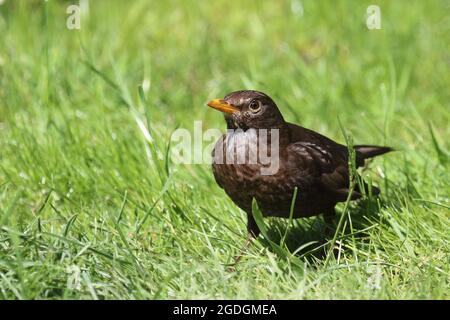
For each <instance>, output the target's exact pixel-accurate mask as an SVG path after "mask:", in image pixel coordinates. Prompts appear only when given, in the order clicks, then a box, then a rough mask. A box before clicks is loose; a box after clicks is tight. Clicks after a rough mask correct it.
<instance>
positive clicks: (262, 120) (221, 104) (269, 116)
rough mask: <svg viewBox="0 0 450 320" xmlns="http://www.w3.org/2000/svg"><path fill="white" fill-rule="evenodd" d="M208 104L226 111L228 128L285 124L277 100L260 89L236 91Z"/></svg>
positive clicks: (279, 126)
mask: <svg viewBox="0 0 450 320" xmlns="http://www.w3.org/2000/svg"><path fill="white" fill-rule="evenodd" d="M208 106H209V107H211V108H214V109H217V110H219V111H221V112H223V113H224V116H225V121H226V122H227V128H228V129H238V128H239V129H242V130H244V131H245V130H247V129H250V128H253V129H274V128H281V127H283V125H284V124H285V122H284V119H283V116H282V115H281V112H280V110H278V107H277V105H276V104H275V102H274V101H273V100H272V99H271V98H270V97H269V96H268V95H266V94H265V93H262V92H259V91H254V90H241V91H235V92H232V93H229V94H227V95H226V96H225V97H224V98H223V99H214V100H211V101H210V102H208Z"/></svg>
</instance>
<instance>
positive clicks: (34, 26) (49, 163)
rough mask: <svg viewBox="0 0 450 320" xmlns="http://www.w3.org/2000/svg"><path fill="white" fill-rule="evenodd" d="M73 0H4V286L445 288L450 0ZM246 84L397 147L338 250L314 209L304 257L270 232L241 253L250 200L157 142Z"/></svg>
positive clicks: (299, 237)
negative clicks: (72, 23) (371, 18)
mask: <svg viewBox="0 0 450 320" xmlns="http://www.w3.org/2000/svg"><path fill="white" fill-rule="evenodd" d="M77 3H78V2H77V1H56V0H49V1H47V2H45V1H43V0H42V1H39V0H27V1H25V0H17V1H16V0H15V1H11V0H5V1H3V3H2V4H1V5H0V34H1V45H0V297H2V298H3V299H26V298H43V299H46V298H52V299H55V298H100V299H104V298H106V299H111V298H114V299H127V298H137V299H153V298H160V299H161V298H256V299H257V298H288V299H304V298H309V299H314V298H325V299H326V298H331V299H337V298H344V299H349V298H352V299H355V298H356V299H358V298H360V299H362V298H388V299H389V298H415V299H424V298H439V299H443V298H449V292H450V290H449V280H450V277H449V274H450V269H449V262H450V261H449V257H450V256H449V251H450V250H449V249H450V236H449V234H450V233H449V229H448V226H449V222H450V219H449V218H450V216H449V209H450V202H449V194H450V187H449V179H450V175H449V153H448V150H450V146H449V140H448V137H449V136H450V129H449V120H450V111H449V102H450V90H449V89H448V88H449V85H450V74H449V64H450V53H449V52H450V51H449V44H450V41H449V39H450V33H449V31H450V10H449V9H450V4H449V2H448V1H437V0H436V1H375V2H374V1H357V2H356V1H299V0H292V1H279V2H269V1H264V2H262V1H261V2H260V1H214V2H197V1H143V0H142V1H139V0H136V1H118V0H113V1H106V0H104V1H89V2H85V3H88V4H89V6H88V9H89V10H88V11H83V12H82V15H81V29H80V30H69V29H68V28H67V27H66V20H67V18H68V16H69V15H68V14H67V13H66V9H67V7H68V6H69V5H71V4H77ZM371 4H377V5H379V6H380V9H381V23H382V25H381V26H382V29H381V30H368V29H367V27H366V24H365V19H366V17H365V14H366V9H367V7H368V6H369V5H371ZM94 70H97V72H95V71H94ZM99 75H100V76H99ZM102 76H103V77H108V78H109V79H111V81H113V82H114V83H116V85H117V87H116V88H113V87H112V86H111V85H109V84H108V83H107V81H105V79H102ZM142 84H144V85H143V87H142V88H143V90H142V91H143V96H145V99H142V98H139V91H138V87H139V86H140V85H142ZM244 88H245V89H256V90H261V91H264V92H266V93H267V94H269V95H270V96H272V97H273V98H274V99H275V101H276V102H277V104H278V105H279V107H280V109H281V110H282V112H283V114H284V115H285V118H286V119H287V120H289V121H292V122H296V123H298V124H301V125H303V126H306V127H309V128H311V129H314V130H316V131H319V132H321V133H323V134H326V135H328V136H329V137H331V138H333V139H335V140H338V141H340V142H343V141H344V139H343V137H342V134H341V132H340V129H339V125H338V117H339V119H340V120H341V122H342V123H343V125H344V126H345V127H346V129H347V131H348V132H349V133H351V134H352V136H354V140H355V143H372V144H386V145H390V146H393V147H394V148H396V149H397V150H399V151H398V152H396V153H393V154H390V155H387V156H385V157H383V158H382V159H377V160H376V161H374V162H373V163H371V165H370V169H369V170H368V171H367V172H366V173H365V174H366V175H368V176H370V177H371V178H372V180H373V181H374V183H375V184H377V185H379V186H380V187H381V189H382V196H381V198H380V200H379V201H378V203H375V204H374V203H369V202H367V201H362V202H361V203H357V204H354V205H352V207H351V210H350V214H349V216H348V217H346V220H345V228H344V231H343V232H342V234H341V236H342V237H340V238H339V239H340V240H339V245H340V247H341V249H342V251H341V254H340V256H339V257H338V259H333V261H332V262H331V263H325V262H324V260H323V259H321V258H320V257H318V256H317V255H316V254H315V252H314V250H313V249H314V248H315V247H317V246H319V244H320V241H321V238H322V231H323V222H322V219H321V218H320V217H315V218H310V219H304V220H301V221H297V222H296V223H295V224H294V229H293V230H292V231H291V232H290V233H289V234H290V236H289V238H290V239H289V243H290V247H289V248H285V249H286V252H294V251H295V250H296V249H297V248H298V247H300V246H304V248H303V249H302V250H300V252H301V253H300V254H296V255H295V259H296V260H295V261H296V262H295V263H293V262H292V261H293V260H292V259H285V258H283V257H280V256H278V255H276V254H275V253H273V252H272V250H270V246H267V244H266V243H265V242H264V241H259V242H257V243H256V244H255V245H254V246H252V247H250V248H249V249H248V251H247V252H246V253H245V256H244V258H243V259H242V261H241V262H240V264H239V265H238V267H237V268H236V270H235V271H227V267H226V264H227V263H230V262H231V261H232V258H233V256H234V255H236V254H237V253H238V252H239V248H240V246H241V244H242V243H243V242H244V239H245V214H244V213H243V212H241V211H239V210H238V208H237V207H236V206H234V204H233V203H232V202H231V200H229V199H228V198H227V197H226V195H225V193H224V192H223V191H222V190H221V189H220V188H219V187H218V186H217V185H216V184H215V182H214V179H213V176H212V172H211V170H210V167H209V166H208V165H186V166H178V165H174V164H172V163H171V162H170V161H169V159H167V158H164V157H163V158H162V160H152V159H155V157H153V158H152V157H151V155H152V152H155V150H159V151H160V152H161V154H164V153H165V152H166V150H167V148H168V142H169V138H170V134H171V132H172V131H173V130H174V129H175V128H177V127H184V128H188V129H190V130H191V129H192V127H193V122H194V121H196V120H202V121H203V126H204V129H207V128H223V129H224V127H225V126H224V123H223V119H222V117H221V116H220V115H218V114H217V113H216V112H213V111H211V110H208V108H207V107H206V106H205V103H206V102H207V101H208V100H209V99H211V98H217V97H221V96H224V95H225V94H226V93H228V92H230V91H234V90H239V89H244ZM124 101H125V102H126V103H124ZM147 132H149V133H150V134H152V136H153V137H154V141H151V140H149V139H148V135H147ZM267 223H268V224H270V226H271V230H273V236H274V237H276V236H277V235H279V234H283V233H284V229H285V228H286V223H285V222H283V221H272V220H270V219H267ZM350 226H351V227H352V228H353V231H354V232H353V233H350V231H349V230H350ZM298 262H300V263H301V264H302V267H300V266H299V263H298Z"/></svg>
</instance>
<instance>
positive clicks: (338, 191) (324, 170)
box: [288, 141, 361, 201]
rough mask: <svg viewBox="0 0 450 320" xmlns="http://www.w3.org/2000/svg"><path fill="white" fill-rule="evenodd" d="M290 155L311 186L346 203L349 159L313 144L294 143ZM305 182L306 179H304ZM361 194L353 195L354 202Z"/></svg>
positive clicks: (290, 146)
mask: <svg viewBox="0 0 450 320" xmlns="http://www.w3.org/2000/svg"><path fill="white" fill-rule="evenodd" d="M288 153H289V156H290V157H291V159H292V160H293V163H294V164H295V166H296V167H297V168H298V170H301V171H303V174H302V176H303V177H304V176H308V177H309V179H308V180H309V181H310V183H311V184H314V185H316V186H319V187H320V188H321V189H323V190H325V191H326V192H327V193H329V194H330V195H331V196H333V197H334V198H335V199H336V200H337V201H345V200H346V199H347V196H348V193H349V170H348V164H347V161H346V159H347V157H345V156H344V155H342V154H340V153H336V150H334V149H330V148H329V147H327V146H326V145H323V144H317V143H313V142H302V141H298V142H294V143H291V144H290V145H289V147H288ZM303 180H304V179H303ZM360 197H361V194H360V193H359V192H357V191H354V192H353V193H352V198H351V199H352V200H354V199H358V198H360Z"/></svg>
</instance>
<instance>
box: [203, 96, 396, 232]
mask: <svg viewBox="0 0 450 320" xmlns="http://www.w3.org/2000/svg"><path fill="white" fill-rule="evenodd" d="M208 106H209V107H212V108H214V109H217V110H219V111H221V112H223V113H224V116H225V121H226V124H227V129H228V130H227V133H226V134H224V135H223V136H222V137H221V138H219V140H218V141H217V142H216V144H215V147H214V149H213V151H212V157H213V161H212V169H213V173H214V177H215V180H216V182H217V183H218V185H219V186H220V187H221V188H223V189H224V190H225V192H226V194H227V195H228V196H229V197H230V198H231V199H232V200H233V202H234V203H235V204H236V205H237V206H238V207H239V208H241V209H242V210H244V211H245V212H246V213H247V219H248V220H247V230H248V232H249V237H250V238H251V237H255V238H256V237H257V236H258V235H259V233H260V230H259V228H258V226H257V224H256V222H255V219H254V217H253V214H252V201H253V199H255V200H256V202H257V204H258V207H259V209H260V210H261V212H262V214H263V216H265V217H267V216H272V217H283V218H289V216H290V212H291V206H293V218H301V217H310V216H315V215H318V214H323V215H324V218H325V220H326V221H328V222H331V221H332V220H333V217H334V215H335V205H336V204H337V203H338V202H344V201H346V200H347V198H348V196H349V193H350V181H349V180H350V179H349V176H350V170H349V150H348V148H347V146H345V145H342V144H339V143H337V142H334V141H333V140H331V139H329V138H327V137H325V136H323V135H321V134H319V133H317V132H314V131H312V130H309V129H306V128H303V127H301V126H298V125H295V124H292V123H289V122H286V121H285V120H284V118H283V116H282V114H281V112H280V110H279V109H278V107H277V105H276V104H275V102H274V101H273V100H272V99H271V98H270V97H269V96H268V95H266V94H264V93H262V92H259V91H254V90H241V91H235V92H232V93H230V94H228V95H226V96H225V97H224V98H223V99H215V100H212V101H210V102H209V103H208ZM264 129H265V130H264ZM263 133H264V135H263ZM275 140H276V141H275ZM264 145H266V149H264V150H265V152H266V155H268V158H269V159H271V160H272V162H276V164H275V165H273V163H268V162H267V161H262V160H261V159H260V157H259V155H260V154H261V153H259V152H258V150H257V149H261V148H262V147H263V146H264ZM274 146H275V147H274ZM391 150H392V149H391V148H389V147H381V146H372V145H355V146H354V152H355V163H356V167H360V166H363V165H364V162H365V160H366V159H368V158H372V157H375V156H378V155H381V154H384V153H387V152H389V151H391ZM259 151H260V150H259ZM263 153H264V152H263ZM255 154H256V155H257V159H256V161H254V159H255V158H254V156H255ZM242 156H244V157H242ZM239 160H240V161H239ZM250 160H253V161H250ZM270 166H272V167H274V168H275V170H272V171H270V170H266V172H263V169H269V167H270ZM363 184H364V187H365V188H364V189H365V190H368V186H367V185H366V184H365V183H364V182H363ZM295 188H297V196H296V197H295V202H294V201H293V199H294V197H293V194H294V190H295ZM372 193H373V194H378V193H379V190H378V189H377V188H375V187H372ZM361 197H362V190H360V188H359V184H357V185H356V187H355V188H354V190H353V192H352V193H351V196H350V200H356V199H359V198H361Z"/></svg>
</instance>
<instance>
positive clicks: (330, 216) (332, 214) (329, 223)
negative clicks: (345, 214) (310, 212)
mask: <svg viewBox="0 0 450 320" xmlns="http://www.w3.org/2000/svg"><path fill="white" fill-rule="evenodd" d="M323 219H324V221H325V224H326V226H325V228H326V231H325V234H326V237H331V238H332V237H333V235H334V232H335V231H336V230H335V229H334V224H335V221H336V211H335V210H334V208H331V209H328V210H327V211H325V212H324V213H323Z"/></svg>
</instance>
